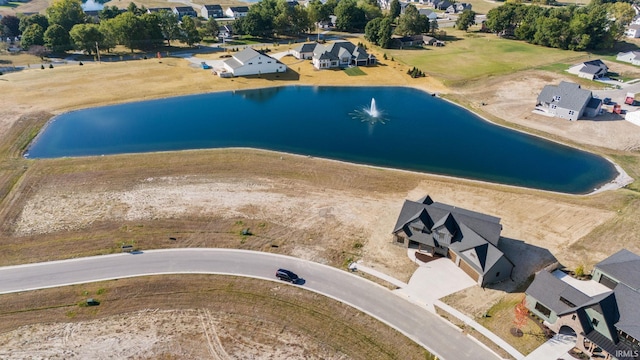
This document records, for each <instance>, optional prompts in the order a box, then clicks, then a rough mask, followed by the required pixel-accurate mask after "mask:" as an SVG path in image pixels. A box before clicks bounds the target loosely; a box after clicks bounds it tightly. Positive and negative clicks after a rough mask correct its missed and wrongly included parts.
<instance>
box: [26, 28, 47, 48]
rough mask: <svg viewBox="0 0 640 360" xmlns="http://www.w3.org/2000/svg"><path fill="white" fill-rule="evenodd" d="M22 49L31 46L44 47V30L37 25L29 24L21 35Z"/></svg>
mask: <svg viewBox="0 0 640 360" xmlns="http://www.w3.org/2000/svg"><path fill="white" fill-rule="evenodd" d="M21 44H22V47H23V48H25V49H28V48H29V47H30V46H31V45H44V29H43V28H42V26H40V25H38V24H31V25H29V27H27V28H26V29H25V30H24V32H23V33H22V41H21Z"/></svg>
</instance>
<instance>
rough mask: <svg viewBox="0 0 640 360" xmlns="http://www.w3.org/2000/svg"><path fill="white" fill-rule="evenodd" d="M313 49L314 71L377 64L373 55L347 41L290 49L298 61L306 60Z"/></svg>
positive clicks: (299, 46) (308, 44) (310, 44)
mask: <svg viewBox="0 0 640 360" xmlns="http://www.w3.org/2000/svg"><path fill="white" fill-rule="evenodd" d="M312 47H313V49H312V51H313V53H312V54H311V60H312V61H313V67H315V68H316V69H330V68H339V67H347V66H368V65H375V64H377V59H376V57H375V56H374V55H372V54H368V53H367V51H366V50H365V49H364V48H362V47H359V46H356V45H354V44H353V43H351V42H349V41H336V42H333V43H329V44H325V45H323V44H318V43H307V44H300V45H298V46H296V47H295V48H293V49H292V51H291V52H292V54H293V55H294V56H295V57H296V58H298V59H308V58H309V50H311V48H312Z"/></svg>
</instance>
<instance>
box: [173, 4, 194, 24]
mask: <svg viewBox="0 0 640 360" xmlns="http://www.w3.org/2000/svg"><path fill="white" fill-rule="evenodd" d="M173 13H174V14H176V15H178V20H180V21H182V18H183V17H185V16H189V17H192V18H197V17H198V13H197V12H196V11H195V10H193V8H192V7H191V6H176V7H174V8H173Z"/></svg>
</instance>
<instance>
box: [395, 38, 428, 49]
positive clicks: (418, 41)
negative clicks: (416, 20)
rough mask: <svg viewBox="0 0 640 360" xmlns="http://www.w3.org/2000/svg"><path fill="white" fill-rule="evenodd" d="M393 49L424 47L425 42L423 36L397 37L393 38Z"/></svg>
mask: <svg viewBox="0 0 640 360" xmlns="http://www.w3.org/2000/svg"><path fill="white" fill-rule="evenodd" d="M391 44H392V47H395V48H399V49H403V48H407V47H413V46H422V44H424V40H423V37H422V35H414V36H395V37H392V38H391Z"/></svg>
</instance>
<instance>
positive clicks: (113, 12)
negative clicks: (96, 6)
mask: <svg viewBox="0 0 640 360" xmlns="http://www.w3.org/2000/svg"><path fill="white" fill-rule="evenodd" d="M118 15H120V9H118V7H117V6H115V5H113V6H105V7H103V8H102V10H100V12H98V18H99V19H100V20H109V19H113V18H114V17H116V16H118Z"/></svg>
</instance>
